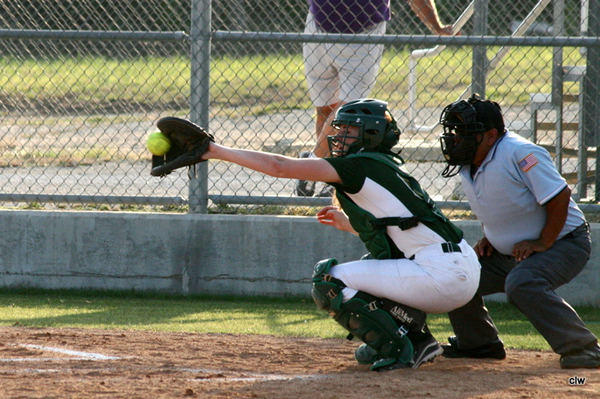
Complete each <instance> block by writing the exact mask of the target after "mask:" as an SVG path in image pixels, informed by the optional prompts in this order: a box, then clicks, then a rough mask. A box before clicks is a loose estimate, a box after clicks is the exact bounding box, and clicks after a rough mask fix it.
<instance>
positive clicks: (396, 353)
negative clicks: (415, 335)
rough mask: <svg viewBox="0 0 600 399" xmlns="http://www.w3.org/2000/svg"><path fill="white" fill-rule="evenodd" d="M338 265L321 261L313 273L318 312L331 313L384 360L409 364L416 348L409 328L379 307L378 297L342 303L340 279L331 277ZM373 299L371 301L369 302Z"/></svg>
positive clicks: (327, 260) (363, 295) (329, 260)
mask: <svg viewBox="0 0 600 399" xmlns="http://www.w3.org/2000/svg"><path fill="white" fill-rule="evenodd" d="M335 265H337V261H336V260H335V259H326V260H322V261H320V262H319V263H317V265H316V266H315V269H314V272H313V276H312V277H313V287H312V297H313V299H314V301H315V303H316V305H317V307H318V308H319V309H323V310H326V311H327V312H329V314H330V315H331V317H333V319H334V320H335V321H336V322H337V323H338V324H340V325H341V326H342V327H343V328H344V329H346V330H347V331H349V332H350V334H351V336H355V337H357V338H358V339H360V340H361V341H363V342H364V343H366V344H367V345H368V346H369V347H371V348H373V349H374V350H375V351H376V352H377V353H378V354H379V355H380V356H381V357H383V358H395V359H399V360H400V361H401V362H404V363H408V362H409V361H410V360H411V359H412V357H413V352H414V350H413V346H412V343H411V342H410V340H409V339H408V337H406V333H408V332H409V330H410V327H409V326H407V325H404V324H401V325H400V326H399V325H398V324H397V322H396V321H395V320H394V318H392V316H391V315H390V314H389V313H388V312H387V311H385V310H383V309H382V308H381V307H380V306H378V301H376V298H374V297H371V296H370V295H366V294H363V293H360V294H358V295H356V296H355V297H354V298H351V299H350V300H348V301H347V302H343V295H342V289H343V288H344V287H345V285H344V283H343V282H341V281H340V280H338V279H336V278H333V277H331V275H330V274H329V270H330V269H331V268H332V267H333V266H335ZM371 298H373V299H374V300H373V301H371V300H370V299H371Z"/></svg>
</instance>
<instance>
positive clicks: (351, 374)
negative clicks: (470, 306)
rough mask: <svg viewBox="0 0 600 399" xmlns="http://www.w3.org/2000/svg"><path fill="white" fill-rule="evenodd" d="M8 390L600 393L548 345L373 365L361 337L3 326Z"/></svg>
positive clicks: (594, 378) (0, 372)
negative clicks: (382, 368)
mask: <svg viewBox="0 0 600 399" xmlns="http://www.w3.org/2000/svg"><path fill="white" fill-rule="evenodd" d="M0 334H1V336H2V342H1V343H0V397H1V398H15V399H16V398H28V399H29V398H61V399H62V398H111V399H112V398H144V399H148V398H151V399H162V398H186V397H191V398H194V397H196V398H269V399H270V398H288V399H289V398H292V399H294V398H311V399H312V398H327V399H336V398H339V399H347V398H357V399H358V398H360V399H364V398H369V399H371V398H420V397H426V398H597V397H599V395H600V370H561V369H560V368H559V366H558V356H557V355H556V354H554V353H550V352H534V351H521V350H510V351H509V352H508V357H507V359H506V360H504V361H498V360H465V359H445V358H441V357H438V358H436V360H435V361H434V362H433V363H428V364H426V365H423V366H422V367H421V368H420V369H418V370H394V371H389V372H383V373H375V372H371V371H369V370H368V368H367V366H361V365H358V364H357V363H356V362H355V361H354V359H353V355H352V354H353V350H354V348H356V347H357V346H358V342H354V341H353V342H349V341H345V340H331V339H327V340H325V339H315V338H280V337H272V336H253V335H229V334H194V333H156V332H140V331H131V330H127V331H124V330H93V329H54V328H25V327H18V326H16V327H0Z"/></svg>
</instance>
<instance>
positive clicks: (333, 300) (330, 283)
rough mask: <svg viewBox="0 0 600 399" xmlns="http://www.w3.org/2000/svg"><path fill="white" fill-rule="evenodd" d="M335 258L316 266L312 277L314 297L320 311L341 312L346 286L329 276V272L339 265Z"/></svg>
mask: <svg viewBox="0 0 600 399" xmlns="http://www.w3.org/2000/svg"><path fill="white" fill-rule="evenodd" d="M337 264H338V262H337V260H335V259H334V258H331V259H325V260H322V261H320V262H318V263H317V264H316V265H315V268H314V270H313V275H312V281H313V286H312V291H311V294H312V297H313V300H314V301H315V304H316V305H317V307H318V308H319V309H323V310H339V309H340V305H341V304H342V299H343V295H342V289H343V288H344V284H343V283H341V282H340V281H339V280H337V279H334V278H332V277H331V275H329V270H330V269H331V268H332V267H333V266H335V265H337Z"/></svg>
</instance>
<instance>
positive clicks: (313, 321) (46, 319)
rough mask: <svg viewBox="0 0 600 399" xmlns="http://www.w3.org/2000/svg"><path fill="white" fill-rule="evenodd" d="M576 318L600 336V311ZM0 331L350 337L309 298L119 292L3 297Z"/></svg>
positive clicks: (503, 322) (530, 345) (508, 331)
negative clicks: (90, 330) (44, 329)
mask: <svg viewBox="0 0 600 399" xmlns="http://www.w3.org/2000/svg"><path fill="white" fill-rule="evenodd" d="M488 308H489V309H490V314H491V315H492V317H493V318H494V321H495V322H496V325H497V326H498V329H499V330H500V333H501V338H502V339H503V340H504V342H505V344H506V345H507V346H508V347H510V348H522V349H534V350H549V349H550V347H549V346H548V344H547V343H546V341H545V340H544V339H543V338H542V337H541V336H540V335H539V334H538V333H537V332H536V330H535V329H534V328H533V327H532V326H531V323H529V322H528V321H527V320H526V319H525V318H524V316H523V315H522V314H521V313H519V312H518V311H517V310H516V309H515V308H514V307H512V306H510V305H508V304H505V303H498V302H490V303H488ZM577 310H578V312H579V314H580V316H581V317H582V318H583V320H584V321H585V322H586V324H587V326H588V327H589V328H590V329H591V330H592V332H594V333H595V334H596V336H600V309H598V308H593V307H578V308H577ZM428 323H429V326H430V328H431V330H432V332H433V334H434V335H435V336H436V337H437V338H438V340H440V341H441V342H445V341H446V339H447V337H448V336H449V335H452V331H451V327H450V323H449V321H448V317H447V315H446V314H440V315H429V316H428ZM0 325H3V326H21V327H58V328H98V329H134V330H145V331H169V332H190V333H232V334H261V335H265V334H266V335H276V336H294V337H320V338H340V339H341V338H344V337H345V336H346V335H347V332H346V331H345V330H343V329H342V328H341V327H340V326H339V325H338V324H337V323H335V322H334V321H333V320H332V319H331V318H330V317H329V316H328V314H327V313H326V312H324V311H319V310H317V309H316V306H315V304H314V303H313V301H312V299H310V298H256V297H253V298H234V297H222V298H218V297H187V298H186V297H170V296H166V295H151V294H133V293H119V292H82V291H44V290H2V291H0Z"/></svg>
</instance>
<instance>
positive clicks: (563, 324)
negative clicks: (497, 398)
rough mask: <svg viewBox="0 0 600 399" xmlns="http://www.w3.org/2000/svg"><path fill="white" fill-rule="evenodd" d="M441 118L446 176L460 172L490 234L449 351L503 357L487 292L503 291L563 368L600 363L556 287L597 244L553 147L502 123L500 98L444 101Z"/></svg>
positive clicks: (456, 315) (454, 315) (454, 318)
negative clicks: (474, 290) (472, 294)
mask: <svg viewBox="0 0 600 399" xmlns="http://www.w3.org/2000/svg"><path fill="white" fill-rule="evenodd" d="M440 123H441V124H442V126H443V127H444V133H443V135H442V137H441V139H440V143H441V147H442V153H443V154H444V157H445V159H446V161H447V163H448V166H447V167H446V169H445V170H444V171H443V172H442V176H443V177H450V176H454V175H456V174H459V175H460V177H461V181H462V187H463V189H464V191H465V193H466V196H467V199H468V201H469V205H470V206H471V209H472V210H473V213H474V214H475V215H476V216H477V218H478V219H479V220H480V221H481V223H482V225H483V233H484V237H483V238H482V239H480V240H479V241H478V242H477V244H476V245H475V251H476V252H477V254H478V256H479V260H480V263H481V267H482V270H481V280H480V284H479V289H478V291H477V294H476V295H475V297H474V298H473V299H472V300H471V301H470V302H469V303H468V304H466V305H465V306H463V307H461V308H458V309H456V310H454V311H452V312H450V313H449V317H450V322H451V323H452V327H453V329H454V332H455V334H456V336H453V337H450V338H449V339H448V341H449V345H445V346H444V356H446V357H472V358H496V359H504V358H505V357H506V352H505V350H504V346H503V344H502V341H501V340H500V338H499V337H498V330H497V329H496V326H495V325H494V322H493V321H492V319H491V318H490V316H489V314H488V312H487V309H486V308H485V305H484V301H483V296H484V295H489V294H493V293H497V292H505V293H506V296H507V299H508V301H509V302H510V303H511V304H512V305H514V306H516V307H517V309H519V311H521V312H522V313H523V314H524V315H525V316H526V317H527V319H529V321H530V322H531V323H532V324H533V326H534V327H535V328H536V329H537V330H538V331H539V333H540V334H542V336H543V337H544V338H545V339H546V341H548V343H549V344H550V346H551V347H552V349H553V350H554V352H556V353H558V354H559V355H561V357H560V366H561V368H567V369H570V368H598V367H600V346H599V345H598V340H597V339H596V337H595V336H594V335H593V334H592V333H591V332H590V331H589V330H588V329H587V328H586V327H585V325H584V323H583V321H582V320H581V319H580V318H579V316H578V315H577V313H576V312H575V310H574V309H573V308H572V307H571V306H569V304H567V303H566V302H565V301H564V300H563V299H562V298H561V297H559V296H558V295H557V294H556V292H555V289H556V288H558V287H560V286H561V285H563V284H566V283H568V282H569V281H571V280H572V279H573V278H574V277H575V276H577V275H578V274H579V273H580V272H581V270H582V269H583V268H584V266H585V265H586V263H587V261H588V259H589V257H590V251H591V241H590V232H589V225H588V223H587V222H586V220H585V217H584V215H583V213H582V212H581V210H580V209H579V208H578V207H577V205H576V204H575V202H574V201H573V199H572V198H571V190H570V189H569V187H568V185H567V182H566V181H565V180H564V179H563V178H562V176H561V175H560V174H559V173H558V171H557V169H556V167H555V166H554V164H553V162H552V159H551V157H550V155H549V154H548V152H547V151H546V150H545V149H543V148H541V147H540V146H537V145H535V144H533V143H531V142H530V141H527V140H525V139H524V138H522V137H520V136H519V135H517V134H514V133H512V132H509V131H507V130H506V129H505V127H504V120H503V117H502V112H501V109H500V106H499V105H498V104H497V103H495V102H491V101H482V100H480V99H479V97H478V96H477V94H474V95H473V96H472V97H471V98H470V99H469V100H460V101H456V102H454V103H452V104H450V105H448V106H447V107H446V108H445V109H444V110H443V112H442V115H441V118H440Z"/></svg>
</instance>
